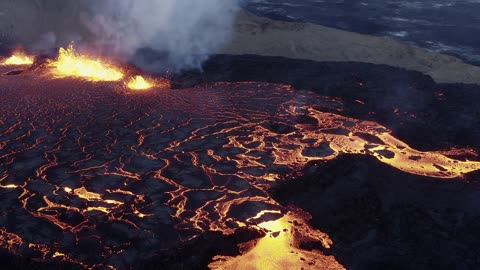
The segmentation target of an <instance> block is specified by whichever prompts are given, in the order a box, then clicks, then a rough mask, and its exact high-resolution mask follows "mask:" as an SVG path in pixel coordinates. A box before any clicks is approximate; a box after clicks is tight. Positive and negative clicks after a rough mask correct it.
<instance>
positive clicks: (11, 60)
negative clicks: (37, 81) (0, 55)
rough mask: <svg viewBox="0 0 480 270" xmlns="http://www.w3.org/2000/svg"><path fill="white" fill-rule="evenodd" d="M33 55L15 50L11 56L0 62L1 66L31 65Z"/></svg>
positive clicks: (33, 58)
mask: <svg viewBox="0 0 480 270" xmlns="http://www.w3.org/2000/svg"><path fill="white" fill-rule="evenodd" d="M34 60H35V57H33V56H30V55H27V54H26V53H25V52H24V51H23V50H17V51H15V52H14V53H13V55H12V56H10V57H8V58H6V59H5V60H3V61H1V62H0V65H3V66H23V65H25V66H26V65H32V64H33V61H34Z"/></svg>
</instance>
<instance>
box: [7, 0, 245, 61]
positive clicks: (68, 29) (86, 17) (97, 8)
mask: <svg viewBox="0 0 480 270" xmlns="http://www.w3.org/2000/svg"><path fill="white" fill-rule="evenodd" d="M3 1H5V2H4V3H2V4H0V6H3V7H2V8H4V10H6V12H8V13H10V14H15V16H14V15H12V16H11V19H10V20H11V21H12V23H13V24H14V25H15V28H16V29H14V30H13V31H16V32H18V33H14V35H18V36H19V38H18V39H19V40H20V41H21V42H23V43H28V44H23V45H24V46H26V47H29V48H33V49H37V50H46V49H48V48H49V47H55V46H66V45H68V43H69V42H71V41H74V42H75V43H76V45H77V46H78V47H80V48H88V49H89V50H94V52H95V53H101V54H108V55H109V56H115V57H120V58H122V59H123V60H129V61H135V62H136V63H140V65H141V66H143V67H144V68H155V69H156V68H158V65H157V64H162V65H169V68H174V69H186V68H197V67H199V66H200V64H201V63H202V62H203V61H204V60H205V59H207V58H208V56H209V55H211V54H214V53H216V52H218V51H219V50H220V49H221V48H222V46H224V45H225V44H226V43H227V42H228V40H229V39H230V38H231V35H232V28H233V23H234V21H235V14H236V13H237V11H238V9H239V0H102V1H98V0H83V1H78V0H75V1H72V0H49V1H37V0H3ZM22 14H26V15H27V17H26V19H27V20H21V19H20V18H22ZM23 17H25V16H23ZM2 19H3V18H2V17H1V16H0V24H1V23H2V22H1V20H2ZM5 20H6V19H5ZM23 21H25V22H28V23H23ZM8 23H10V22H8ZM33 37H35V38H33ZM32 39H33V40H32ZM144 49H147V50H148V51H155V52H157V53H159V54H158V55H162V56H163V57H162V58H161V59H153V57H151V59H149V58H148V57H143V60H142V58H141V57H139V56H141V54H139V53H138V52H139V50H140V51H142V50H144ZM146 60H148V61H146Z"/></svg>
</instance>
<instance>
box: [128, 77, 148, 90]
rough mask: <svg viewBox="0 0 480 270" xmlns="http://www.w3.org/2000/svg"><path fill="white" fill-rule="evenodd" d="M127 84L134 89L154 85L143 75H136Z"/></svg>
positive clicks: (142, 88)
mask: <svg viewBox="0 0 480 270" xmlns="http://www.w3.org/2000/svg"><path fill="white" fill-rule="evenodd" d="M127 86H128V88H130V89H132V90H147V89H150V88H152V87H153V86H154V85H153V84H152V83H150V82H148V81H146V80H145V79H144V78H143V77H142V76H135V77H134V78H132V79H130V81H129V82H128V84H127Z"/></svg>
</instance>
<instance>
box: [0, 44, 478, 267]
mask: <svg viewBox="0 0 480 270" xmlns="http://www.w3.org/2000/svg"><path fill="white" fill-rule="evenodd" d="M28 59H30V58H28ZM275 61H279V62H280V63H283V64H285V63H287V62H288V61H290V60H279V59H269V58H242V57H239V58H238V59H236V58H235V59H233V60H232V59H230V58H228V57H221V56H219V57H217V58H215V59H213V60H212V61H210V62H209V63H207V64H206V66H205V72H204V73H203V74H196V73H184V75H183V76H176V77H172V78H170V80H167V79H164V78H157V77H153V76H145V75H144V74H139V73H138V72H135V69H134V68H131V67H128V68H122V67H121V66H119V65H116V64H115V63H106V62H105V61H104V60H98V59H95V58H92V57H89V56H86V55H83V54H79V53H77V52H75V50H74V49H73V47H69V48H67V49H62V50H60V52H59V55H58V57H57V58H56V59H47V60H43V62H41V63H36V64H34V66H32V67H30V66H29V65H30V64H31V63H27V62H25V63H23V62H22V63H18V64H20V65H12V63H10V62H9V61H8V59H7V60H5V61H3V62H2V63H3V64H2V66H0V72H1V73H2V74H9V73H10V72H12V71H15V70H17V71H18V70H19V69H22V72H19V73H18V74H17V75H16V76H6V75H5V76H1V77H0V85H1V87H2V95H1V96H0V99H1V100H0V104H1V106H0V111H1V113H0V126H1V129H0V132H1V133H0V164H1V166H0V193H1V198H2V204H1V206H0V209H1V210H0V213H1V215H0V235H1V241H0V246H1V248H2V249H3V250H4V251H5V252H6V253H7V254H10V255H11V256H19V257H23V258H28V259H31V260H33V261H36V262H43V263H56V264H60V265H62V267H64V268H71V269H82V268H83V269H142V267H148V262H149V261H151V262H152V263H153V265H157V266H159V267H161V269H178V268H179V267H189V268H199V269H202V268H212V269H301V268H303V269H345V268H348V267H349V266H350V263H351V261H350V260H349V259H348V258H347V259H346V258H345V257H344V256H343V255H344V253H341V254H340V253H338V254H337V253H336V252H337V251H339V250H341V249H337V248H336V241H335V239H332V238H331V237H330V236H329V235H328V234H327V233H325V232H324V231H323V230H322V226H315V227H314V226H311V225H309V220H310V219H312V218H313V220H318V218H319V217H318V216H315V215H314V216H312V215H311V214H316V212H315V211H313V210H309V211H310V212H311V213H308V212H305V211H304V210H302V209H300V208H299V207H298V206H295V205H302V203H298V204H297V203H296V202H295V201H290V200H288V199H285V197H284V196H285V195H284V191H281V190H280V191H275V192H276V193H275V192H273V193H272V188H273V190H277V189H281V188H282V187H281V186H282V185H283V183H290V182H291V181H288V179H294V180H292V181H293V182H295V179H298V178H302V177H306V176H309V177H314V178H318V179H322V175H321V174H315V171H316V170H313V169H312V168H315V167H318V166H320V167H321V168H323V167H324V166H327V165H328V164H330V163H336V162H339V160H340V161H343V160H349V159H345V157H352V159H353V160H355V158H360V159H361V158H364V157H370V158H371V159H372V160H374V164H376V165H374V166H378V167H379V168H384V167H385V166H386V167H388V168H390V169H391V170H393V171H398V172H402V174H401V175H414V176H416V177H420V179H421V180H419V181H427V180H425V179H428V181H430V180H431V179H436V180H435V181H437V182H435V183H437V184H438V185H440V186H441V185H443V183H452V182H455V183H461V184H465V185H467V187H468V185H470V184H467V183H468V182H471V185H475V181H476V177H477V176H476V174H475V171H477V170H479V169H480V162H478V161H475V160H476V159H477V154H476V151H477V150H478V149H479V148H478V146H477V145H472V146H465V145H461V143H459V142H457V141H455V140H453V139H452V140H450V139H449V135H448V132H447V131H445V132H444V133H443V134H440V133H439V136H440V135H442V136H443V137H444V138H445V140H444V142H445V141H446V142H447V146H446V145H445V144H430V145H427V144H422V143H421V141H416V140H412V136H403V137H404V138H402V137H399V136H397V134H405V133H402V130H403V131H405V130H408V132H409V134H411V132H412V127H414V126H415V124H416V123H418V121H420V120H416V119H423V120H422V121H424V120H425V119H428V117H430V116H429V115H424V114H423V111H421V110H423V109H426V110H427V111H428V110H432V109H433V108H436V107H435V106H437V107H438V111H437V114H438V115H442V109H441V108H442V106H443V105H442V104H443V103H442V102H443V101H442V100H443V99H444V98H447V97H448V96H449V92H448V91H447V90H442V92H441V93H442V95H440V90H439V89H435V88H436V87H437V85H435V84H433V83H431V82H428V83H425V84H424V85H423V87H425V89H426V90H425V92H423V93H421V94H420V96H421V97H424V98H425V100H427V99H428V98H427V97H430V96H431V98H432V99H431V100H430V99H428V100H430V101H432V103H429V106H431V107H428V108H426V107H424V108H410V107H408V106H407V107H406V105H405V104H404V105H401V104H400V106H399V107H396V105H398V104H396V103H397V102H400V101H401V100H393V99H392V100H390V101H391V104H390V103H388V102H385V103H382V104H383V105H381V106H380V105H379V104H377V103H376V102H377V101H378V100H376V99H375V98H376V96H374V95H370V94H369V92H368V91H369V90H368V87H370V86H371V82H367V81H366V80H367V79H368V80H370V77H371V74H368V73H364V74H360V75H358V74H353V73H352V72H350V71H349V70H347V69H344V66H342V65H339V66H337V67H336V68H334V67H335V64H326V65H325V66H323V67H321V68H320V69H318V68H319V67H315V69H314V67H313V66H312V65H314V64H312V63H300V64H301V65H304V66H305V67H309V70H322V71H323V75H322V73H320V74H316V76H318V78H320V80H324V81H323V82H320V81H314V80H312V81H310V83H315V84H316V86H313V85H308V83H305V82H298V81H297V82H293V81H290V82H283V83H282V82H281V80H286V79H285V77H283V76H281V72H282V67H285V66H283V64H280V65H278V66H277V68H276V69H273V68H272V69H271V70H273V71H274V72H275V73H276V76H272V77H269V78H268V76H269V74H268V72H265V73H263V75H261V76H265V77H263V78H261V76H260V75H258V73H255V70H254V69H253V70H252V69H251V67H252V66H257V68H260V67H261V66H262V65H265V63H269V64H267V65H271V63H273V62H275ZM290 64H291V63H290ZM294 64H296V65H299V63H294ZM245 66H247V68H245ZM286 66H288V64H287V65H286ZM368 67H369V68H370V70H374V69H375V68H378V67H373V66H368ZM350 68H352V67H350ZM340 70H343V71H342V72H343V73H341V72H339V73H337V71H340ZM358 70H364V69H361V68H358V67H357V71H358ZM273 71H272V72H273ZM283 71H285V70H283ZM333 71H335V72H333ZM249 72H251V73H250V74H249ZM329 72H330V73H329ZM392 72H393V73H394V72H399V73H401V72H404V71H399V70H392ZM404 73H405V72H404ZM406 73H407V75H408V76H411V78H413V79H412V81H413V80H425V78H424V77H422V76H420V75H418V74H416V73H415V74H410V73H408V72H406ZM332 74H335V76H336V77H335V76H333V75H332ZM310 75H312V74H310ZM302 76H303V79H306V80H309V79H311V77H309V76H308V75H306V74H302V75H301V76H300V77H299V78H302ZM322 76H323V77H322ZM369 76H370V77H369ZM339 77H342V80H338V79H339ZM272 78H274V79H273V81H276V82H267V81H272ZM331 78H334V79H336V81H329V80H327V79H331ZM290 79H292V78H290ZM297 79H298V78H297ZM287 80H288V79H287ZM292 80H293V79H292ZM295 80H296V79H295ZM338 81H341V82H343V84H344V85H339V84H337V85H335V84H336V83H337V82H338ZM427 81H428V80H427ZM373 84H374V83H373ZM322 86H325V87H323V88H322ZM173 88H175V89H173ZM315 89H317V90H315ZM318 89H321V90H318ZM332 89H335V91H333V90H332ZM432 89H434V90H432ZM138 90H141V91H138ZM314 90H315V91H314ZM322 91H323V92H322ZM408 91H416V90H414V89H410V90H408ZM386 98H389V97H388V96H386ZM390 105H392V106H390ZM402 106H403V107H402ZM415 109H418V110H419V111H412V110H415ZM409 110H410V111H409ZM472 110H473V109H472ZM383 112H385V113H384V114H382V113H383ZM387 112H388V113H387ZM390 116H391V117H390ZM394 120H395V121H396V120H398V125H395V126H394V125H391V124H392V123H396V122H395V121H394ZM389 125H391V127H389ZM420 131H421V130H420ZM424 135H426V136H427V135H428V133H425V134H424ZM412 144H415V145H416V146H415V147H414V146H411V145H412ZM418 145H420V146H421V147H422V148H429V147H430V148H431V149H419V148H420V147H417V146H418ZM442 147H443V148H442ZM344 165H345V167H350V165H349V164H347V163H346V164H344ZM340 167H341V166H340ZM337 170H338V169H337ZM322 172H323V173H331V172H328V170H327V171H322ZM335 173H337V171H336V172H335ZM371 175H372V174H371V173H369V172H368V171H367V172H365V171H363V172H359V174H358V175H357V176H356V177H357V178H358V179H367V178H369V177H371ZM397 175H398V174H392V179H390V180H391V181H392V182H396V185H398V182H399V181H401V180H402V179H399V178H398V177H397ZM387 177H388V175H387ZM342 179H343V178H342V176H341V175H339V181H341V180H342ZM440 179H442V180H440ZM279 183H281V184H279ZM415 184H416V183H415V182H413V183H410V184H409V185H413V186H414V185H415ZM310 185H315V183H313V184H312V183H310ZM292 190H295V189H292ZM405 192H406V191H405ZM272 194H273V195H272ZM279 194H280V195H279ZM472 194H475V193H472ZM470 195H471V194H470ZM286 196H287V197H288V196H289V195H288V193H287V195H286ZM455 196H457V197H461V195H455ZM292 197H295V194H292ZM277 198H278V199H277ZM455 199H457V198H456V197H455ZM283 202H288V204H287V203H285V204H284V203H283ZM317 203H318V204H320V203H322V201H321V199H320V198H319V199H318V201H314V200H312V201H311V204H313V205H314V204H317ZM466 203H473V202H466ZM466 203H464V205H465V204H466ZM451 207H452V208H455V207H457V206H456V205H453V204H452V206H451ZM304 208H309V207H304ZM322 218H323V219H327V220H328V219H329V218H330V217H329V216H325V217H322ZM318 224H319V223H318V222H315V225H318ZM328 233H329V234H330V233H332V232H331V231H330V229H329V230H328ZM333 234H334V233H333ZM341 241H343V240H341ZM341 243H342V245H343V244H344V242H341ZM237 245H238V246H237ZM341 248H343V247H341ZM337 255H338V256H337ZM352 256H353V255H352Z"/></svg>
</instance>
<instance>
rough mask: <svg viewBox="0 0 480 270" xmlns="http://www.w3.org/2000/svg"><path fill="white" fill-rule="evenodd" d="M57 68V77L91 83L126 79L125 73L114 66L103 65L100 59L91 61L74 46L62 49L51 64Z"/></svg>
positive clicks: (55, 72)
mask: <svg viewBox="0 0 480 270" xmlns="http://www.w3.org/2000/svg"><path fill="white" fill-rule="evenodd" d="M50 66H51V67H54V68H55V71H54V74H55V76H57V77H60V78H62V77H80V78H84V79H87V80H89V81H95V82H98V81H119V80H121V79H122V78H123V77H124V74H123V72H122V71H121V70H120V69H119V68H116V67H114V66H111V65H109V64H106V63H103V62H102V61H101V60H98V59H91V58H89V57H87V56H84V55H81V54H79V53H77V52H76V51H75V49H74V48H73V45H70V46H68V48H67V49H65V48H60V51H59V54H58V58H57V59H56V60H55V61H53V62H51V63H50Z"/></svg>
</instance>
